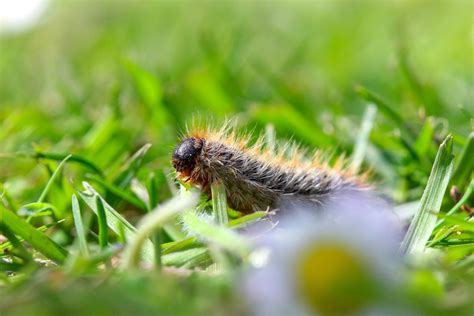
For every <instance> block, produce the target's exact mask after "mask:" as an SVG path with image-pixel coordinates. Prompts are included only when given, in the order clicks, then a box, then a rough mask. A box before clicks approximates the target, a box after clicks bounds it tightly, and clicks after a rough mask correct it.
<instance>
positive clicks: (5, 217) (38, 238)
mask: <svg viewBox="0 0 474 316" xmlns="http://www.w3.org/2000/svg"><path fill="white" fill-rule="evenodd" d="M0 220H1V223H0V227H3V225H5V226H6V227H7V228H8V229H9V230H10V231H11V232H13V233H14V234H16V235H18V236H20V237H22V238H23V239H24V240H25V241H27V242H28V243H29V244H30V245H31V246H32V247H33V248H35V249H36V250H38V251H39V252H41V253H42V254H43V255H45V256H46V257H47V258H49V259H51V260H53V261H55V262H57V263H62V262H64V260H65V259H66V256H67V254H68V252H67V251H66V250H65V249H64V248H62V247H61V246H59V245H58V244H57V243H55V242H54V241H53V240H51V239H50V238H49V237H48V236H46V235H45V234H43V233H42V232H39V231H37V230H36V229H35V228H34V227H33V226H31V225H30V224H28V223H27V222H26V221H25V220H23V219H22V218H20V217H18V216H17V215H16V214H14V213H13V212H11V211H10V210H7V209H6V208H5V207H4V206H3V205H2V204H1V203H0Z"/></svg>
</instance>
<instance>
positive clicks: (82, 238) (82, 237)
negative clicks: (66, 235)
mask: <svg viewBox="0 0 474 316" xmlns="http://www.w3.org/2000/svg"><path fill="white" fill-rule="evenodd" d="M71 204H72V216H73V218H74V225H75V226H76V233H77V239H78V241H79V251H80V253H81V255H82V256H83V257H89V249H88V247H87V238H86V236H87V235H86V232H85V230H84V225H83V222H82V217H81V209H80V206H79V201H78V200H77V196H76V195H75V194H73V195H72V198H71Z"/></svg>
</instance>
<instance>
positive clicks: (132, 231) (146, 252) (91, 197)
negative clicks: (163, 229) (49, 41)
mask: <svg viewBox="0 0 474 316" xmlns="http://www.w3.org/2000/svg"><path fill="white" fill-rule="evenodd" d="M83 185H84V188H85V189H86V190H85V191H83V192H79V196H80V197H81V198H82V199H83V200H84V202H86V204H87V205H88V206H89V207H90V208H91V209H92V211H94V213H95V214H97V206H96V197H97V196H99V197H100V198H101V199H102V204H103V206H104V209H105V215H106V217H107V225H108V226H109V228H110V229H111V230H112V231H114V232H115V233H116V234H120V232H121V230H122V229H123V232H124V234H125V239H126V240H128V241H130V240H133V239H134V238H135V235H136V233H137V230H136V228H135V227H133V225H132V224H130V223H129V222H128V221H127V220H126V219H125V218H123V216H122V215H120V214H119V213H118V212H117V211H116V210H115V209H114V208H113V207H111V206H110V205H109V204H108V203H107V202H106V201H105V200H104V199H103V198H102V197H101V196H100V194H99V193H97V191H95V190H94V188H93V187H92V186H91V185H90V184H89V183H87V182H83ZM144 243H145V244H144V245H143V252H142V256H143V259H144V260H146V261H147V262H153V257H154V256H153V244H152V242H151V241H150V240H148V239H147V240H146V241H145V242H144Z"/></svg>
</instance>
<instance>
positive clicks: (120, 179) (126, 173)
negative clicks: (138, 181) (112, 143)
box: [114, 144, 151, 189]
mask: <svg viewBox="0 0 474 316" xmlns="http://www.w3.org/2000/svg"><path fill="white" fill-rule="evenodd" d="M150 147H151V144H145V145H143V146H142V147H141V148H140V149H139V150H137V152H136V153H135V154H133V156H132V157H131V158H130V159H129V160H128V161H127V163H126V164H125V166H124V168H123V170H122V172H120V174H119V175H118V176H117V177H116V178H115V179H114V184H115V185H116V186H117V187H119V188H121V189H124V188H126V187H127V186H129V185H130V183H131V182H132V179H133V177H135V175H136V174H137V172H138V170H140V168H141V167H142V165H143V161H144V159H145V154H146V153H147V152H148V149H150Z"/></svg>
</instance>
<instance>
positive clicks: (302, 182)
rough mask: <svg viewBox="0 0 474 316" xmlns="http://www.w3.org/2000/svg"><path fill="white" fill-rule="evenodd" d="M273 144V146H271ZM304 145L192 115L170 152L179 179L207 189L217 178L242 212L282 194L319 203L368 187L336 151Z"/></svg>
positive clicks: (274, 204) (272, 202) (265, 205)
mask: <svg viewBox="0 0 474 316" xmlns="http://www.w3.org/2000/svg"><path fill="white" fill-rule="evenodd" d="M272 147H273V146H272ZM331 156H332V155H331V154H328V152H325V151H321V150H316V151H315V152H313V153H312V154H311V155H310V154H308V150H307V149H305V148H304V147H302V146H301V145H299V144H297V143H296V142H294V141H288V142H284V143H277V144H275V148H270V146H268V144H267V143H266V141H265V137H263V136H255V135H254V134H253V133H248V132H247V133H241V132H238V130H237V128H236V127H235V122H232V121H227V122H226V123H224V124H222V125H221V127H220V128H213V127H212V125H204V124H199V122H196V121H194V122H193V124H192V125H188V126H187V127H186V132H185V133H184V134H183V135H182V142H181V144H180V145H178V147H177V148H176V150H175V152H174V154H173V165H174V167H175V169H176V170H177V172H178V176H179V177H180V178H181V179H182V180H183V181H189V182H191V183H192V184H194V185H197V186H200V187H201V188H202V190H203V191H204V192H205V193H207V194H209V195H210V184H212V183H213V182H214V181H221V182H222V183H223V184H224V186H225V188H226V193H227V196H228V202H229V205H230V206H231V207H233V208H234V209H236V210H238V211H241V212H245V213H248V212H252V211H257V210H265V209H267V208H268V207H273V208H275V207H277V204H278V203H281V202H282V201H284V200H285V201H287V200H292V201H293V200H294V201H298V202H309V203H322V202H324V200H325V199H327V198H330V196H331V195H332V194H333V193H336V192H339V191H342V190H357V191H363V190H367V189H368V188H369V186H368V185H367V184H366V181H367V179H368V173H367V172H364V173H360V172H358V171H357V170H355V169H354V168H352V167H351V165H350V163H349V160H348V159H347V158H346V157H345V156H344V155H340V156H339V157H337V158H336V159H335V162H334V163H333V164H330V163H329V161H331V160H332V159H331Z"/></svg>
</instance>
